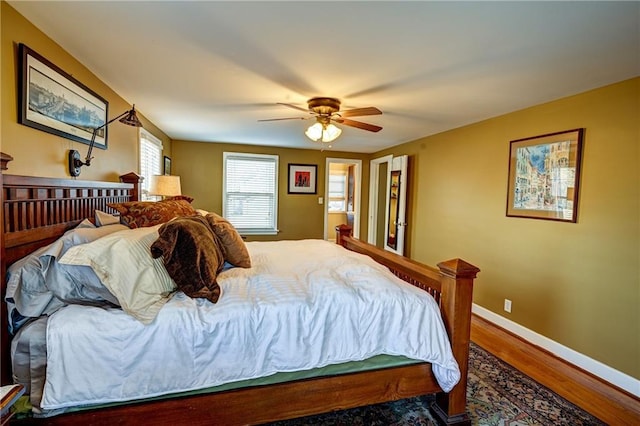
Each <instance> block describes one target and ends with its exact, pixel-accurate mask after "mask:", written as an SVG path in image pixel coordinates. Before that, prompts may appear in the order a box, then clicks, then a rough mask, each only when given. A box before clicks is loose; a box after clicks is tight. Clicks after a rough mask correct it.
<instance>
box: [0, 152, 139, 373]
mask: <svg viewBox="0 0 640 426" xmlns="http://www.w3.org/2000/svg"><path fill="white" fill-rule="evenodd" d="M0 158H1V161H2V162H1V166H2V167H1V169H0V170H2V171H4V170H7V168H8V163H9V162H10V161H11V160H12V159H13V158H12V157H11V156H9V155H6V154H2V155H1V157H0ZM120 180H121V182H119V183H118V182H94V181H84V180H74V179H56V178H44V177H31V176H16V175H7V174H4V173H2V172H0V183H1V184H2V213H1V216H0V217H1V218H2V219H1V222H2V245H1V247H0V248H1V256H2V259H1V263H2V270H1V272H2V281H1V283H0V288H1V290H2V292H1V294H2V302H1V303H0V305H2V312H1V313H0V315H1V327H2V330H1V333H2V336H1V337H2V341H1V344H2V366H1V368H2V371H1V373H2V374H1V379H2V380H1V381H2V384H3V385H5V384H8V383H11V377H10V367H11V366H10V362H9V360H10V358H9V332H8V319H7V312H6V304H5V303H4V295H5V291H6V288H5V287H6V268H7V267H8V266H9V265H10V264H11V263H13V262H15V261H16V260H18V259H20V258H21V257H24V256H25V255H27V254H29V253H31V252H33V251H34V250H36V249H38V248H39V247H43V246H45V245H47V244H49V243H51V242H53V241H55V240H56V239H57V238H59V237H60V236H61V235H62V234H64V233H65V232H66V231H67V230H69V229H71V228H73V227H75V226H76V225H77V224H78V223H80V222H81V221H82V220H83V219H85V218H93V217H94V214H95V210H103V211H106V212H112V213H116V212H115V210H112V209H110V208H109V207H107V204H108V203H116V202H123V201H133V200H138V199H139V196H140V192H141V182H142V178H141V177H140V176H138V175H136V174H135V173H129V174H126V175H122V176H120Z"/></svg>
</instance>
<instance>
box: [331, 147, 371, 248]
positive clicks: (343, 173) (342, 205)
mask: <svg viewBox="0 0 640 426" xmlns="http://www.w3.org/2000/svg"><path fill="white" fill-rule="evenodd" d="M325 170H326V173H325V185H324V187H325V194H324V201H325V202H324V239H325V240H329V241H335V239H336V232H335V227H336V226H337V225H341V224H348V225H350V226H351V227H352V228H353V236H354V237H355V238H358V237H359V236H360V212H361V209H360V204H361V203H360V193H361V189H360V187H361V185H362V183H361V181H362V160H356V159H349V158H327V162H326V168H325Z"/></svg>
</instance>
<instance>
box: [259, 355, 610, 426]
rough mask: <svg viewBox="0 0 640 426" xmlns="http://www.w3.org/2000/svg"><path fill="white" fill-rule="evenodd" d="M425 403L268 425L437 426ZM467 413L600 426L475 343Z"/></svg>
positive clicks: (483, 421)
mask: <svg viewBox="0 0 640 426" xmlns="http://www.w3.org/2000/svg"><path fill="white" fill-rule="evenodd" d="M428 404H429V401H428V400H427V399H426V398H409V399H404V400H401V401H396V402H390V403H385V404H377V405H370V406H368V407H362V408H354V409H351V410H344V411H338V412H335V413H329V414H321V415H318V416H310V417H304V418H300V419H295V420H288V421H282V422H275V423H270V425H271V426H303V425H304V426H306V425H336V426H338V425H344V426H347V425H349V426H351V425H353V426H356V425H361V426H390V425H427V426H435V425H436V422H435V420H434V419H433V417H431V414H430V413H429V409H428ZM467 412H468V414H469V417H470V419H471V423H472V424H474V425H487V426H494V425H496V426H503V425H504V426H525V425H526V426H531V425H545V426H546V425H554V426H555V425H571V426H580V425H589V426H591V425H604V423H602V422H601V421H600V420H598V419H597V418H595V417H593V416H592V415H590V414H589V413H587V412H585V411H583V410H582V409H580V408H578V407H577V406H575V405H573V404H572V403H570V402H569V401H567V400H566V399H564V398H561V397H560V396H558V395H557V394H555V393H553V392H551V391H550V390H549V389H547V388H546V387H544V386H542V385H540V384H539V383H537V382H535V381H533V380H532V379H530V378H529V377H527V376H525V375H524V374H522V373H520V372H519V371H518V370H516V369H514V368H513V367H511V366H510V365H508V364H506V363H505V362H503V361H501V360H500V359H498V358H496V357H495V356H493V355H491V354H490V353H488V352H487V351H485V350H484V349H482V348H480V347H479V346H477V345H475V344H473V343H472V344H471V351H470V356H469V378H468V382H467Z"/></svg>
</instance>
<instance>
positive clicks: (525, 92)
mask: <svg viewBox="0 0 640 426" xmlns="http://www.w3.org/2000/svg"><path fill="white" fill-rule="evenodd" d="M8 2H9V3H10V4H11V6H13V7H14V8H15V9H16V10H17V11H18V12H19V13H21V14H22V15H23V16H25V17H26V18H27V19H28V20H30V21H31V22H32V23H33V24H35V25H36V26H37V27H38V28H40V29H41V30H42V31H43V32H44V33H46V34H47V35H48V36H50V37H51V38H52V39H53V40H55V41H56V42H57V43H58V44H60V45H61V46H62V47H63V48H64V49H65V50H67V51H68V52H69V53H70V54H71V55H73V56H74V57H75V58H76V59H78V60H79V61H80V62H82V63H83V64H84V65H85V66H87V67H88V68H89V69H90V70H91V71H93V72H94V73H95V74H96V75H97V76H98V77H99V78H100V79H102V80H103V81H104V82H105V83H106V84H108V85H109V86H110V87H111V88H112V89H113V90H115V91H116V92H117V93H118V94H119V95H120V96H122V97H123V98H124V99H126V100H127V101H128V102H130V103H132V104H133V103H135V105H136V109H138V110H139V111H140V112H141V113H143V114H144V115H145V116H146V117H147V118H148V119H150V120H151V121H152V122H153V123H154V124H156V125H157V126H158V127H160V129H162V130H163V131H164V132H165V133H166V134H167V135H168V136H169V137H171V138H172V139H180V140H193V141H206V142H233V143H246V144H258V145H271V146H283V147H297V148H310V149H319V148H320V147H319V144H318V143H313V142H311V141H310V140H308V139H307V138H306V137H305V136H304V134H303V132H304V129H305V128H306V127H307V126H308V125H309V124H311V122H310V121H301V120H289V121H273V122H258V120H261V119H269V118H282V117H297V116H301V115H304V113H302V114H298V113H297V112H296V111H295V110H294V109H290V108H287V107H284V106H281V105H277V102H285V103H293V104H296V105H299V106H301V107H306V100H307V99H309V98H311V97H314V96H332V97H337V98H340V99H341V100H342V104H343V109H349V108H360V107H368V106H376V107H378V108H379V109H381V110H382V111H383V115H380V116H370V117H354V119H356V120H361V121H365V122H369V123H372V124H376V125H379V126H382V127H383V130H382V131H380V132H379V133H371V132H367V131H363V130H359V129H354V128H348V127H343V128H344V132H343V134H342V136H341V137H340V138H339V139H338V140H337V141H336V142H335V143H334V144H333V145H334V146H333V150H340V151H352V152H375V151H378V150H380V149H383V148H386V147H390V146H393V145H397V144H400V143H403V142H408V141H411V140H415V139H418V138H420V137H424V136H428V135H431V134H435V133H439V132H442V131H445V130H448V129H452V128H456V127H460V126H463V125H466V124H470V123H474V122H477V121H480V120H483V119H487V118H490V117H495V116H498V115H501V114H504V113H508V112H511V111H515V110H518V109H522V108H526V107H529V106H532V105H536V104H540V103H543V102H547V101H551V100H554V99H558V98H561V97H565V96H569V95H573V94H577V93H580V92H583V91H586V90H589V89H593V88H596V87H600V86H604V85H606V84H610V83H614V82H617V81H622V80H625V79H628V78H632V77H635V76H638V75H640V29H639V28H640V2H413V1H404V2H399V1H395V2H374V1H369V2H365V1H358V2H344V1H336V2H327V1H324V2H310V1H299V2H292V1H290V2H267V1H260V2H205V1H193V2H184V1H144V2H140V1H137V2H136V1H120V2H108V1H105V2H98V1H68V2H57V1H15V0H8ZM18 41H19V40H18ZM38 53H40V54H41V55H43V56H44V57H47V52H38ZM110 113H111V114H110V115H113V114H116V115H117V114H119V113H120V111H110Z"/></svg>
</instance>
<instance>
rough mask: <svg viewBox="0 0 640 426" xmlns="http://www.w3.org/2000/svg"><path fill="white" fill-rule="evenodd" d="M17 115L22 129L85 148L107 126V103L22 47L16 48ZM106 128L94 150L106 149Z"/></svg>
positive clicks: (23, 45) (57, 68)
mask: <svg viewBox="0 0 640 426" xmlns="http://www.w3.org/2000/svg"><path fill="white" fill-rule="evenodd" d="M18 49H19V57H20V79H19V86H20V87H19V98H20V99H19V109H20V111H19V114H18V122H19V123H20V124H23V125H25V126H29V127H32V128H34V129H38V130H41V131H43V132H47V133H51V134H54V135H57V136H60V137H63V138H66V139H71V140H73V141H76V142H81V143H84V144H87V145H89V144H90V143H91V137H92V136H93V130H94V129H96V128H98V127H100V126H102V125H104V124H105V123H106V122H107V117H108V112H109V102H107V101H106V100H105V99H104V98H103V97H101V96H100V95H98V94H97V93H96V92H94V91H92V90H91V89H89V88H88V87H87V86H85V85H84V84H82V83H81V82H79V81H78V80H76V79H75V78H73V77H72V76H71V75H70V74H68V73H66V72H64V71H63V70H62V69H60V68H59V67H57V66H56V65H54V64H53V63H51V62H50V61H48V60H47V59H46V58H44V57H43V56H41V55H39V54H38V53H36V52H35V51H33V50H32V49H30V48H29V47H27V46H26V45H25V44H22V43H20V45H19V48H18ZM107 139H108V138H107V126H105V127H103V128H102V129H100V130H98V132H97V133H96V139H95V143H94V146H95V147H96V148H100V149H107Z"/></svg>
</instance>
